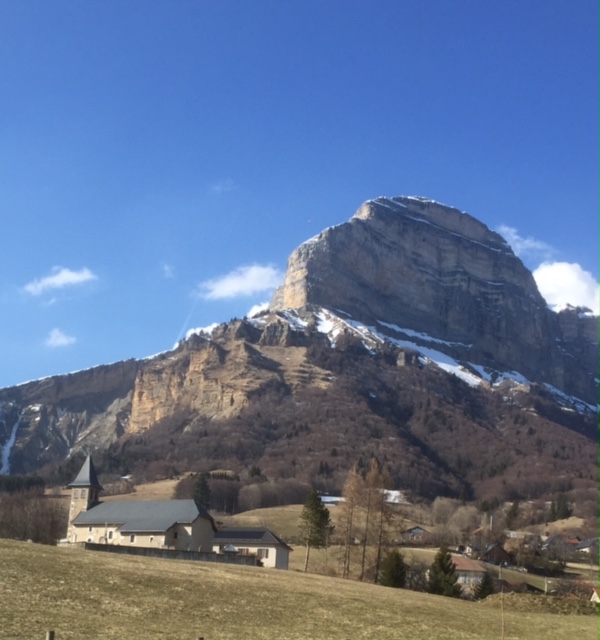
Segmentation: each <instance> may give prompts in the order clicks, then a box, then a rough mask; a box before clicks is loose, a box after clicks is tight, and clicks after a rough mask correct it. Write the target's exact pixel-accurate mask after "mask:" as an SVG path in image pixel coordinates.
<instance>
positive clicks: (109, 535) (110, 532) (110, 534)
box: [108, 531, 113, 540]
mask: <svg viewBox="0 0 600 640" xmlns="http://www.w3.org/2000/svg"><path fill="white" fill-rule="evenodd" d="M112 534H113V532H112V531H109V532H108V539H109V540H112Z"/></svg>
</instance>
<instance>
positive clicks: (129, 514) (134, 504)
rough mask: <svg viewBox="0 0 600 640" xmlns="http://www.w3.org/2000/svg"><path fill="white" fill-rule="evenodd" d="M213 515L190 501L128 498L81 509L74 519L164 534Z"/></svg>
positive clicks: (81, 523)
mask: <svg viewBox="0 0 600 640" xmlns="http://www.w3.org/2000/svg"><path fill="white" fill-rule="evenodd" d="M198 518H204V519H206V520H209V521H210V523H211V525H212V527H213V529H214V528H215V525H214V521H213V519H212V516H211V515H210V514H209V513H208V511H206V509H204V508H203V507H201V506H199V505H197V504H196V503H195V502H194V501H193V500H131V501H127V502H118V501H114V502H101V503H100V504H98V505H96V506H95V507H93V508H92V509H89V510H88V511H83V512H82V513H80V514H79V515H78V516H77V517H76V518H75V519H74V520H73V524H74V525H76V526H90V525H96V526H102V525H108V524H110V525H119V527H118V528H119V531H120V532H121V533H163V532H165V531H167V530H168V529H170V528H171V527H172V526H173V525H174V524H191V523H192V522H194V521H195V520H197V519H198Z"/></svg>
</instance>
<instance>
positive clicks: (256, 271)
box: [196, 264, 284, 300]
mask: <svg viewBox="0 0 600 640" xmlns="http://www.w3.org/2000/svg"><path fill="white" fill-rule="evenodd" d="M283 276H284V274H283V272H282V271H280V270H279V269H277V268H276V267H274V266H273V265H260V264H253V265H249V266H245V267H238V268H237V269H234V270H233V271H231V272H230V273H227V274H226V275H224V276H220V277H218V278H213V279H212V280H205V281H204V282H201V283H200V284H199V285H198V288H197V290H196V294H197V295H198V296H200V297H201V298H204V299H205V300H222V299H224V298H238V297H242V296H251V295H254V294H256V293H260V292H261V291H268V290H269V289H274V288H275V287H277V286H278V285H279V284H281V282H282V281H283Z"/></svg>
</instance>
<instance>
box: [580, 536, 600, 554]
mask: <svg viewBox="0 0 600 640" xmlns="http://www.w3.org/2000/svg"><path fill="white" fill-rule="evenodd" d="M575 551H580V552H582V553H596V554H597V553H598V538H588V539H587V540H582V541H581V542H579V543H577V544H576V545H575Z"/></svg>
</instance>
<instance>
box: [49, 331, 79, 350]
mask: <svg viewBox="0 0 600 640" xmlns="http://www.w3.org/2000/svg"><path fill="white" fill-rule="evenodd" d="M75 342H77V338H75V337H73V336H69V335H67V334H66V333H64V332H63V331H61V330H60V329H52V331H50V333H49V334H48V337H47V338H46V340H45V341H44V344H45V345H46V346H47V347H50V348H51V349H57V348H59V347H68V346H69V345H70V344H74V343H75Z"/></svg>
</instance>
